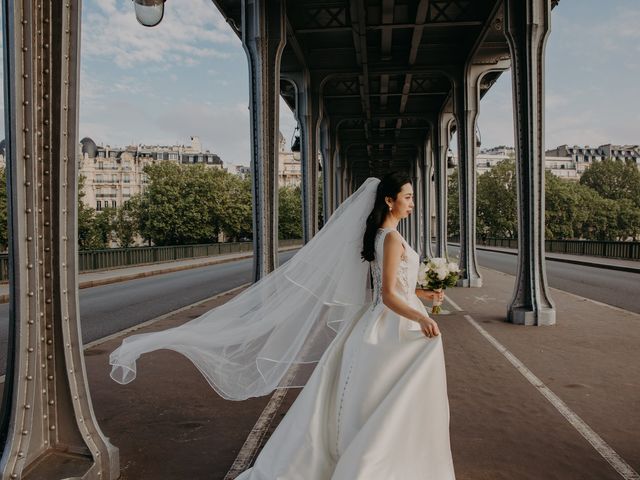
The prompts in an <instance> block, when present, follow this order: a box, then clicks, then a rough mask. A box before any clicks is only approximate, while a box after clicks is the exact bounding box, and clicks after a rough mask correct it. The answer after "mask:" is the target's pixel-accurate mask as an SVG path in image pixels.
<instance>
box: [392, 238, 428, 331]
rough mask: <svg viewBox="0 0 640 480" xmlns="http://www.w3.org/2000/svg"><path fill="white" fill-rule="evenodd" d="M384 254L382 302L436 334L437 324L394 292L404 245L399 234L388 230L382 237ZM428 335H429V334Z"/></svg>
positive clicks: (425, 329)
mask: <svg viewBox="0 0 640 480" xmlns="http://www.w3.org/2000/svg"><path fill="white" fill-rule="evenodd" d="M383 248H384V255H383V257H384V258H383V264H382V303H384V304H385V305H386V306H387V307H389V308H390V309H391V310H392V311H394V312H395V313H397V314H398V315H402V316H403V317H405V318H408V319H410V320H413V321H414V322H418V323H419V324H420V325H421V326H422V327H423V331H425V334H427V332H431V333H432V334H433V335H438V333H439V330H438V326H437V324H436V323H435V322H434V321H433V320H432V319H431V318H430V317H429V316H428V315H426V314H424V313H423V312H421V311H419V310H416V309H415V308H412V307H411V306H410V305H409V304H408V303H407V302H405V301H404V300H403V299H402V298H400V297H399V296H398V295H397V294H396V293H395V286H396V278H397V275H396V272H397V271H398V266H399V265H400V260H401V258H402V255H403V252H404V245H402V240H401V239H400V237H399V234H397V233H395V232H390V233H389V234H387V236H386V237H385V239H384V246H383ZM429 336H430V335H429Z"/></svg>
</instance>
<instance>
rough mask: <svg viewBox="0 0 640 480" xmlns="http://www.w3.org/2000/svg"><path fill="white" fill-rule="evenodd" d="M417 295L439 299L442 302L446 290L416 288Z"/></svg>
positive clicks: (428, 298) (423, 297) (427, 298)
mask: <svg viewBox="0 0 640 480" xmlns="http://www.w3.org/2000/svg"><path fill="white" fill-rule="evenodd" d="M416 296H417V297H418V298H422V299H424V300H438V301H440V302H443V301H444V291H440V292H434V291H433V290H424V289H422V288H416Z"/></svg>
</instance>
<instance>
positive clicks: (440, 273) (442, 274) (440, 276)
mask: <svg viewBox="0 0 640 480" xmlns="http://www.w3.org/2000/svg"><path fill="white" fill-rule="evenodd" d="M436 274H437V275H438V280H444V279H445V278H447V277H448V276H449V271H448V270H447V269H446V268H444V267H443V268H438V269H437V270H436Z"/></svg>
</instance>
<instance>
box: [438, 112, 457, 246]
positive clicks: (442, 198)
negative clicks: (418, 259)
mask: <svg viewBox="0 0 640 480" xmlns="http://www.w3.org/2000/svg"><path fill="white" fill-rule="evenodd" d="M453 119H454V117H453V113H452V112H449V111H443V112H440V114H439V115H438V119H437V123H436V125H435V128H434V134H435V135H436V139H435V142H434V145H435V147H434V153H435V159H434V175H435V182H434V187H435V210H436V251H435V255H436V256H437V257H443V258H447V257H448V254H447V217H448V213H447V197H448V194H447V187H448V181H449V177H448V176H447V152H448V151H449V141H450V139H451V123H452V122H453Z"/></svg>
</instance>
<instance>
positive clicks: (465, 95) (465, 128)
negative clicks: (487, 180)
mask: <svg viewBox="0 0 640 480" xmlns="http://www.w3.org/2000/svg"><path fill="white" fill-rule="evenodd" d="M477 107H478V96H477V87H476V82H474V81H473V79H472V78H470V74H469V73H468V72H467V71H465V73H464V75H462V76H460V77H458V78H457V79H456V80H455V85H454V111H455V116H456V125H457V127H458V159H459V160H458V174H459V185H460V268H461V270H462V273H461V275H460V280H458V286H461V287H481V286H482V277H481V276H480V271H479V270H478V263H477V260H476V231H475V230H476V166H475V157H476V143H475V130H476V119H477V116H478V108H477Z"/></svg>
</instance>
